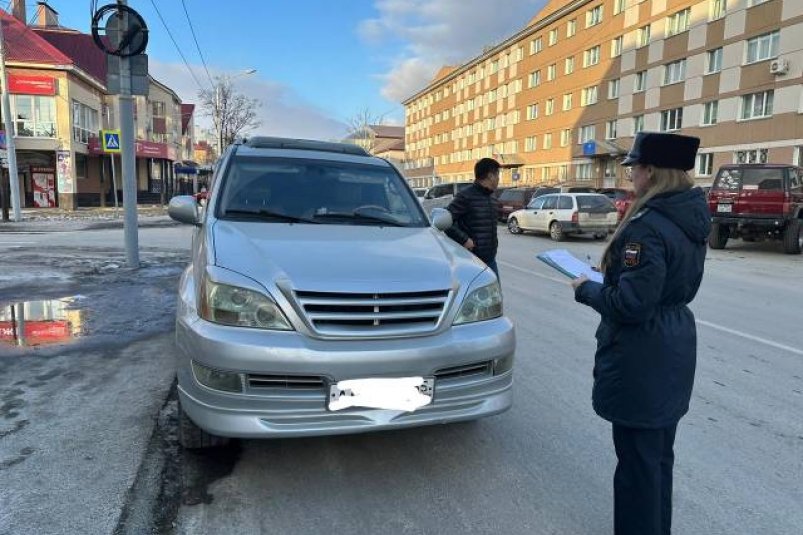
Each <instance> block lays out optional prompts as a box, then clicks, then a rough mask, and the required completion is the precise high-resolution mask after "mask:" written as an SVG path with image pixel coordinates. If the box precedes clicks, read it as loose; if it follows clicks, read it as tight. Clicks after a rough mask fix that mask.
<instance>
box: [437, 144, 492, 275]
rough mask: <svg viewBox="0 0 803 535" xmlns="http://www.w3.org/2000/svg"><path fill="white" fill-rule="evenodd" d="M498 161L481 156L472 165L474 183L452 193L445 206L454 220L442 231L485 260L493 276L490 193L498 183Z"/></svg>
mask: <svg viewBox="0 0 803 535" xmlns="http://www.w3.org/2000/svg"><path fill="white" fill-rule="evenodd" d="M499 168H500V165H499V162H497V161H496V160H494V159H493V158H483V159H481V160H479V161H478V162H477V163H476V164H475V165H474V184H472V185H471V187H469V188H466V189H464V190H463V191H461V192H459V193H458V194H457V195H455V197H454V199H453V200H452V202H451V203H450V204H449V206H447V207H446V209H447V210H449V212H451V214H452V219H453V220H454V223H453V224H452V227H451V228H450V229H448V230H447V231H446V234H447V235H448V236H449V237H450V238H452V239H453V240H454V241H456V242H457V243H459V244H460V245H462V246H463V247H465V248H466V249H468V250H469V251H471V252H472V253H474V254H475V255H476V256H477V258H479V259H480V260H482V261H483V262H485V263H486V264H487V265H488V267H489V268H491V269H492V270H493V271H494V273H496V276H497V277H499V269H498V268H497V266H496V249H497V247H498V246H499V241H498V238H497V237H496V216H497V200H496V198H495V197H494V196H493V192H494V190H496V187H497V186H498V185H499Z"/></svg>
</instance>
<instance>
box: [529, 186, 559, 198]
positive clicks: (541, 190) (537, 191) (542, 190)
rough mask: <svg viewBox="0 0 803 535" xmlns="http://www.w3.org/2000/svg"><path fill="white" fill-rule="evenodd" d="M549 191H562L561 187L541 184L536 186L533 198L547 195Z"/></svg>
mask: <svg viewBox="0 0 803 535" xmlns="http://www.w3.org/2000/svg"><path fill="white" fill-rule="evenodd" d="M549 193H560V188H554V187H552V186H541V187H538V188H535V191H534V192H533V197H532V198H533V199H535V198H536V197H540V196H541V195H547V194H549Z"/></svg>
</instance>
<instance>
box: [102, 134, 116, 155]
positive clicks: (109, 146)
mask: <svg viewBox="0 0 803 535" xmlns="http://www.w3.org/2000/svg"><path fill="white" fill-rule="evenodd" d="M100 134H101V136H100V137H101V140H102V143H103V152H111V153H115V154H119V153H120V131H119V130H101V131H100Z"/></svg>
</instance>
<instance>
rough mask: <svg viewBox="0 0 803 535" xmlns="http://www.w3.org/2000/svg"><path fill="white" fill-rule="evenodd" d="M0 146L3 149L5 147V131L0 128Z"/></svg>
mask: <svg viewBox="0 0 803 535" xmlns="http://www.w3.org/2000/svg"><path fill="white" fill-rule="evenodd" d="M0 148H1V149H5V148H6V131H5V130H0Z"/></svg>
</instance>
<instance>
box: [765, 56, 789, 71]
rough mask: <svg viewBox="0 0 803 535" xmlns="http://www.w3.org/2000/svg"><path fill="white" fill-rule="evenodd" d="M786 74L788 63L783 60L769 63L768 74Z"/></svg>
mask: <svg viewBox="0 0 803 535" xmlns="http://www.w3.org/2000/svg"><path fill="white" fill-rule="evenodd" d="M787 72H789V62H788V61H786V60H785V59H776V60H773V61H771V62H770V73H772V74H775V75H778V74H786V73H787Z"/></svg>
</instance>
